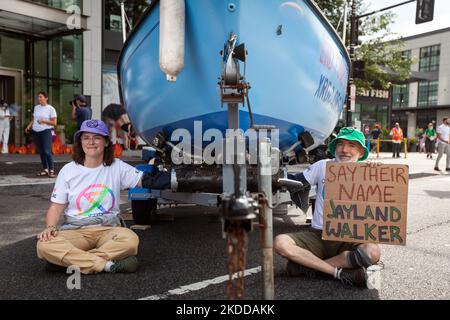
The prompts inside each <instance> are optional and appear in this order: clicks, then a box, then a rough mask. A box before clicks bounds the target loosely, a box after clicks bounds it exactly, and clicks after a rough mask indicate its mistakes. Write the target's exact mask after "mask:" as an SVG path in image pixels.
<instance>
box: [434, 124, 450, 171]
mask: <svg viewBox="0 0 450 320" xmlns="http://www.w3.org/2000/svg"><path fill="white" fill-rule="evenodd" d="M437 140H438V157H437V159H436V165H435V166H434V170H436V171H441V169H439V161H441V158H442V156H443V155H444V153H445V154H446V155H447V161H446V166H445V171H450V146H449V144H450V127H449V120H448V118H444V119H443V120H442V124H441V125H440V126H439V127H438V129H437Z"/></svg>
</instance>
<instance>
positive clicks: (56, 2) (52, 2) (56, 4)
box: [31, 0, 82, 10]
mask: <svg viewBox="0 0 450 320" xmlns="http://www.w3.org/2000/svg"><path fill="white" fill-rule="evenodd" d="M31 1H33V2H37V3H40V4H44V5H46V6H49V7H52V8H57V9H62V10H66V9H67V8H69V7H70V6H73V5H75V6H78V7H80V8H82V6H81V5H82V0H31Z"/></svg>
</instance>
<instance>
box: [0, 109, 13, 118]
mask: <svg viewBox="0 0 450 320" xmlns="http://www.w3.org/2000/svg"><path fill="white" fill-rule="evenodd" d="M10 116H11V114H10V112H9V108H6V109H3V107H0V121H1V120H7V121H9V117H10ZM7 117H8V118H7Z"/></svg>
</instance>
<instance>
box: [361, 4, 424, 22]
mask: <svg viewBox="0 0 450 320" xmlns="http://www.w3.org/2000/svg"><path fill="white" fill-rule="evenodd" d="M411 2H417V0H408V1H405V2H402V3H398V4H394V5H392V6H389V7H386V8H383V9H379V10H375V11H372V12H369V13H365V14H362V15H360V16H358V18H365V17H368V16H371V15H373V14H376V13H380V12H383V11H386V10H390V9H393V8H396V7H400V6H403V5H405V4H408V3H411Z"/></svg>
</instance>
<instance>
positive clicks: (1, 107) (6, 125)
mask: <svg viewBox="0 0 450 320" xmlns="http://www.w3.org/2000/svg"><path fill="white" fill-rule="evenodd" d="M12 118H13V117H12V115H11V111H10V109H9V105H8V103H7V102H6V101H5V100H0V143H1V144H3V147H2V154H7V153H8V142H9V130H10V121H11V119H12Z"/></svg>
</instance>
